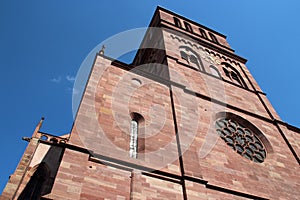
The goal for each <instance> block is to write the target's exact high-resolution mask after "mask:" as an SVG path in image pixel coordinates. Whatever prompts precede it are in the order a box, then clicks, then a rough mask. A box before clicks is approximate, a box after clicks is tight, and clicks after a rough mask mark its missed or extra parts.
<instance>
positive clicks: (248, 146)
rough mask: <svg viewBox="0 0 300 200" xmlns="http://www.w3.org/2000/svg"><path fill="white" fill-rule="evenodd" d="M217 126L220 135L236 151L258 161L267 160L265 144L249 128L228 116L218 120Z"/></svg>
mask: <svg viewBox="0 0 300 200" xmlns="http://www.w3.org/2000/svg"><path fill="white" fill-rule="evenodd" d="M215 126H216V131H217V133H218V135H219V136H220V137H221V138H222V140H223V141H224V142H225V143H226V144H227V145H228V146H230V147H231V148H232V149H233V150H234V151H236V152H237V153H239V154H240V155H242V156H243V157H245V158H247V159H249V160H252V161H254V162H257V163H262V162H263V161H264V160H265V158H266V150H265V148H264V145H263V143H262V142H261V141H260V139H259V138H258V137H257V136H256V135H255V133H253V132H252V131H251V130H250V129H249V128H247V127H244V126H243V125H241V124H240V123H238V122H237V121H235V120H233V119H227V118H222V119H219V120H217V121H216V124H215Z"/></svg>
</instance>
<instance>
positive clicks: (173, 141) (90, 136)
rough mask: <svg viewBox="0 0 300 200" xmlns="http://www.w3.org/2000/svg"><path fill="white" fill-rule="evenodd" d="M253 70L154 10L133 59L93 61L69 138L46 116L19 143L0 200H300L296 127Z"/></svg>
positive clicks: (190, 25) (220, 40)
mask: <svg viewBox="0 0 300 200" xmlns="http://www.w3.org/2000/svg"><path fill="white" fill-rule="evenodd" d="M106 48H109V47H106ZM246 62H247V60H246V59H245V58H243V57H241V56H239V55H236V54H235V52H234V50H233V49H232V47H231V46H230V45H229V44H228V42H227V39H226V36H225V35H223V34H221V33H218V32H216V31H214V30H212V29H210V28H208V27H206V26H203V25H201V24H199V23H197V22H194V21H191V20H189V19H188V18H186V17H183V16H181V15H178V14H176V13H173V12H171V11H169V10H167V9H165V8H162V7H157V8H156V11H155V13H154V16H153V17H152V20H151V22H150V24H149V26H148V28H147V30H146V31H145V35H144V37H143V40H142V42H141V44H140V47H139V49H138V50H137V52H136V55H135V57H134V59H133V62H132V63H130V64H126V63H124V62H121V61H119V60H116V58H111V57H108V56H107V55H106V54H105V48H104V47H103V48H102V49H101V50H100V51H99V52H98V53H97V54H96V55H95V57H94V62H93V66H92V68H91V71H90V73H89V77H88V81H87V83H85V84H86V85H85V89H84V92H83V95H82V99H81V101H80V105H79V108H78V111H77V113H76V118H75V120H74V123H73V127H72V130H71V131H70V133H69V134H67V135H62V136H56V135H52V134H49V133H45V132H42V131H40V128H41V126H42V123H43V119H41V121H40V122H39V123H38V124H37V126H36V128H35V130H34V132H33V134H32V136H31V137H26V138H23V139H24V140H26V141H27V142H28V146H27V148H26V150H25V152H24V154H23V156H22V158H21V160H20V162H19V164H18V166H17V168H16V170H15V172H14V173H13V174H12V175H11V176H10V178H9V180H8V183H7V185H6V187H5V189H4V191H3V193H2V195H1V196H0V199H1V200H4V199H16V200H25V199H26V200H27V199H28V200H38V199H44V200H54V199H57V200H62V199H72V200H75V199H83V200H84V199H86V200H87V199H88V200H90V199H118V200H121V199H132V200H133V199H136V200H140V199H182V200H187V199H189V200H192V199H195V200H199V199H222V200H224V199H225V200H226V199H228V200H231V199H284V200H286V199H297V198H299V196H300V190H299V187H300V174H299V164H300V129H299V128H297V127H294V126H292V125H289V124H288V123H286V122H283V121H282V120H281V119H280V117H279V116H278V114H277V113H276V111H275V110H274V108H273V107H272V105H271V104H270V102H269V101H268V98H267V96H266V94H265V93H264V92H263V91H262V90H261V88H260V87H259V85H258V84H257V82H256V81H255V79H254V77H253V76H252V75H251V73H250V72H249V70H248V69H247V67H246Z"/></svg>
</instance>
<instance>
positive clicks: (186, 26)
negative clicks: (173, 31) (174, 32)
mask: <svg viewBox="0 0 300 200" xmlns="http://www.w3.org/2000/svg"><path fill="white" fill-rule="evenodd" d="M184 26H185V29H186V30H187V31H188V32H191V33H192V32H193V29H192V26H191V25H190V24H189V23H187V22H184Z"/></svg>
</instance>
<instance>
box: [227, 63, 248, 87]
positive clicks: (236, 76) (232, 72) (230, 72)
mask: <svg viewBox="0 0 300 200" xmlns="http://www.w3.org/2000/svg"><path fill="white" fill-rule="evenodd" d="M222 65H223V66H224V67H223V71H224V73H225V75H226V76H227V77H228V78H229V79H230V81H231V82H232V83H234V84H237V85H240V86H242V87H245V88H248V87H247V85H246V83H245V82H244V80H243V79H242V77H241V75H240V73H239V72H238V71H237V70H236V69H235V68H234V67H233V66H231V65H230V64H228V63H225V62H223V63H222Z"/></svg>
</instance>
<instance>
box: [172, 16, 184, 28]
mask: <svg viewBox="0 0 300 200" xmlns="http://www.w3.org/2000/svg"><path fill="white" fill-rule="evenodd" d="M173 19H174V23H175V26H177V27H178V28H181V27H182V26H181V22H180V20H179V19H178V18H176V17H173Z"/></svg>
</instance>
